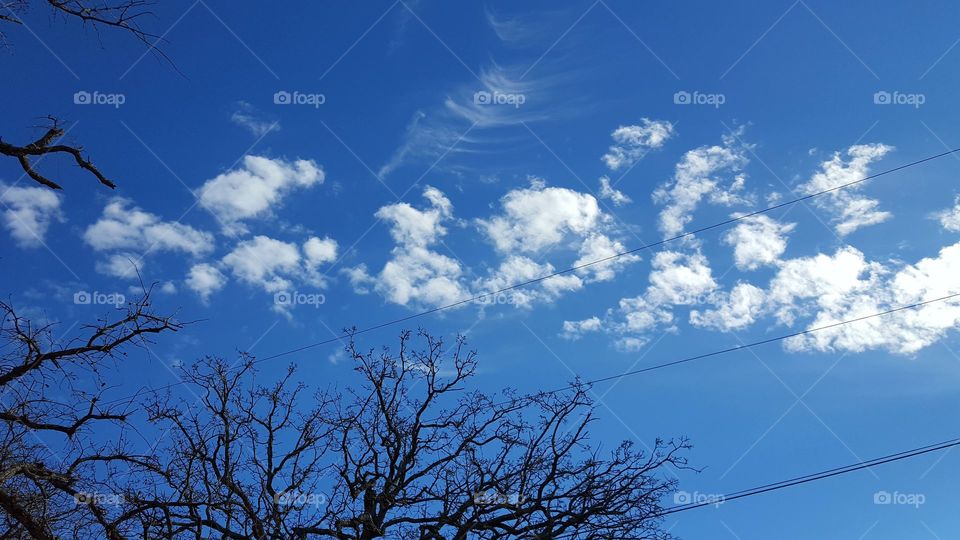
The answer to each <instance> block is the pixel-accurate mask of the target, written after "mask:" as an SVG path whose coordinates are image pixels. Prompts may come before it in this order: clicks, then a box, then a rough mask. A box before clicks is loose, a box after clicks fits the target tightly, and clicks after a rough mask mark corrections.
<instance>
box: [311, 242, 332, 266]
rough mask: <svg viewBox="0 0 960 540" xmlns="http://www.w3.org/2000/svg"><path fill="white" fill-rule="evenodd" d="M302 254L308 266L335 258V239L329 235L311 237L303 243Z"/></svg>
mask: <svg viewBox="0 0 960 540" xmlns="http://www.w3.org/2000/svg"><path fill="white" fill-rule="evenodd" d="M303 254H304V256H306V258H307V263H308V264H309V265H310V266H317V265H320V264H323V263H328V262H333V261H335V260H337V241H336V240H334V239H333V238H330V237H324V238H322V239H321V238H317V237H313V238H310V239H309V240H307V241H306V242H304V243H303Z"/></svg>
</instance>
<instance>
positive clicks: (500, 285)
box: [475, 255, 583, 308]
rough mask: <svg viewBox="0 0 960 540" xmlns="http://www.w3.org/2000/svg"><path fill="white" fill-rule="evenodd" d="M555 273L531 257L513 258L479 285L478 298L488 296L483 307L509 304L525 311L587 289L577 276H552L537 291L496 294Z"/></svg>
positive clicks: (483, 299)
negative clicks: (535, 305)
mask: <svg viewBox="0 0 960 540" xmlns="http://www.w3.org/2000/svg"><path fill="white" fill-rule="evenodd" d="M554 272H555V269H554V267H553V265H552V264H550V263H543V264H541V263H538V262H536V261H534V260H533V259H530V258H529V257H525V256H522V255H511V256H509V257H507V258H506V259H505V260H503V261H502V262H501V263H500V266H499V267H498V268H497V269H495V270H494V271H492V272H491V274H490V275H489V276H488V277H486V278H484V279H479V280H477V281H476V283H475V287H476V288H477V289H478V291H479V292H478V294H488V296H485V297H484V298H481V299H480V300H478V302H479V303H481V304H508V305H513V306H516V307H521V308H530V307H533V304H534V302H536V301H552V300H556V299H557V298H559V297H560V296H561V295H562V294H563V293H565V292H570V291H576V290H579V289H581V288H583V280H581V279H580V277H578V276H576V275H573V274H562V275H559V276H551V277H549V278H547V279H544V280H542V281H539V282H538V283H537V284H536V287H529V286H528V287H522V288H516V289H511V290H509V291H505V292H502V293H496V294H493V293H494V291H499V290H502V289H505V288H507V287H512V286H514V285H516V284H518V283H525V282H528V281H531V280H535V279H538V278H541V277H543V276H546V275H550V274H553V273H554Z"/></svg>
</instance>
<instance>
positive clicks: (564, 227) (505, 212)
mask: <svg viewBox="0 0 960 540" xmlns="http://www.w3.org/2000/svg"><path fill="white" fill-rule="evenodd" d="M500 204H501V206H502V213H501V214H499V215H496V216H493V217H492V218H490V219H488V220H480V221H479V224H480V227H481V229H482V230H483V231H484V232H485V233H486V235H487V237H488V238H489V239H490V241H491V242H492V243H493V245H494V246H495V247H496V248H497V250H498V251H500V252H502V253H514V252H525V253H537V252H541V251H543V250H545V249H548V248H553V247H557V246H558V245H559V244H560V243H561V242H563V241H564V240H565V239H568V238H569V236H570V235H574V236H583V235H586V234H589V233H590V232H592V231H594V230H595V229H597V228H598V227H599V226H600V225H601V224H602V223H603V222H604V221H606V220H608V219H609V217H608V216H606V215H605V214H603V213H602V212H601V211H600V207H599V206H598V204H597V200H596V199H595V198H594V197H593V196H592V195H589V194H586V193H580V192H577V191H574V190H572V189H566V188H559V187H546V186H545V185H544V184H543V183H542V182H534V183H533V185H531V186H530V187H528V188H521V189H515V190H513V191H510V192H509V193H507V194H506V195H504V197H503V198H502V199H501V200H500Z"/></svg>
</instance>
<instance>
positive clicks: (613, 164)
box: [602, 118, 673, 171]
mask: <svg viewBox="0 0 960 540" xmlns="http://www.w3.org/2000/svg"><path fill="white" fill-rule="evenodd" d="M610 136H611V137H613V141H614V142H615V143H616V144H614V145H613V146H611V147H610V149H609V150H608V151H607V153H606V154H604V155H603V158H602V159H603V162H604V163H606V164H607V167H609V168H610V169H611V170H614V171H616V170H619V169H622V168H624V167H629V166H630V165H633V164H634V163H636V162H637V161H639V160H641V159H643V157H644V156H645V155H646V154H647V152H649V151H650V150H654V149H657V148H660V147H661V146H663V144H664V143H665V142H666V141H667V139H669V138H670V137H672V136H673V124H671V123H670V122H667V121H664V120H650V119H649V118H643V119H641V120H640V125H631V126H620V127H618V128H617V129H615V130H613V133H611V134H610Z"/></svg>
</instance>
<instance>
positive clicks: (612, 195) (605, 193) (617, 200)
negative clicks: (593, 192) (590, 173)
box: [600, 176, 633, 206]
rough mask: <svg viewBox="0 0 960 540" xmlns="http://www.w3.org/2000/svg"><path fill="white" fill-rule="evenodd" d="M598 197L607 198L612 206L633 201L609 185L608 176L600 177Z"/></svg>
mask: <svg viewBox="0 0 960 540" xmlns="http://www.w3.org/2000/svg"><path fill="white" fill-rule="evenodd" d="M600 198H601V199H609V200H610V202H612V203H613V205H614V206H623V205H624V204H627V203H630V202H633V201H632V200H631V199H630V197H627V196H626V195H624V194H623V192H622V191H619V190H617V189H615V188H614V187H613V186H611V185H610V178H609V177H607V176H601V177H600Z"/></svg>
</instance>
